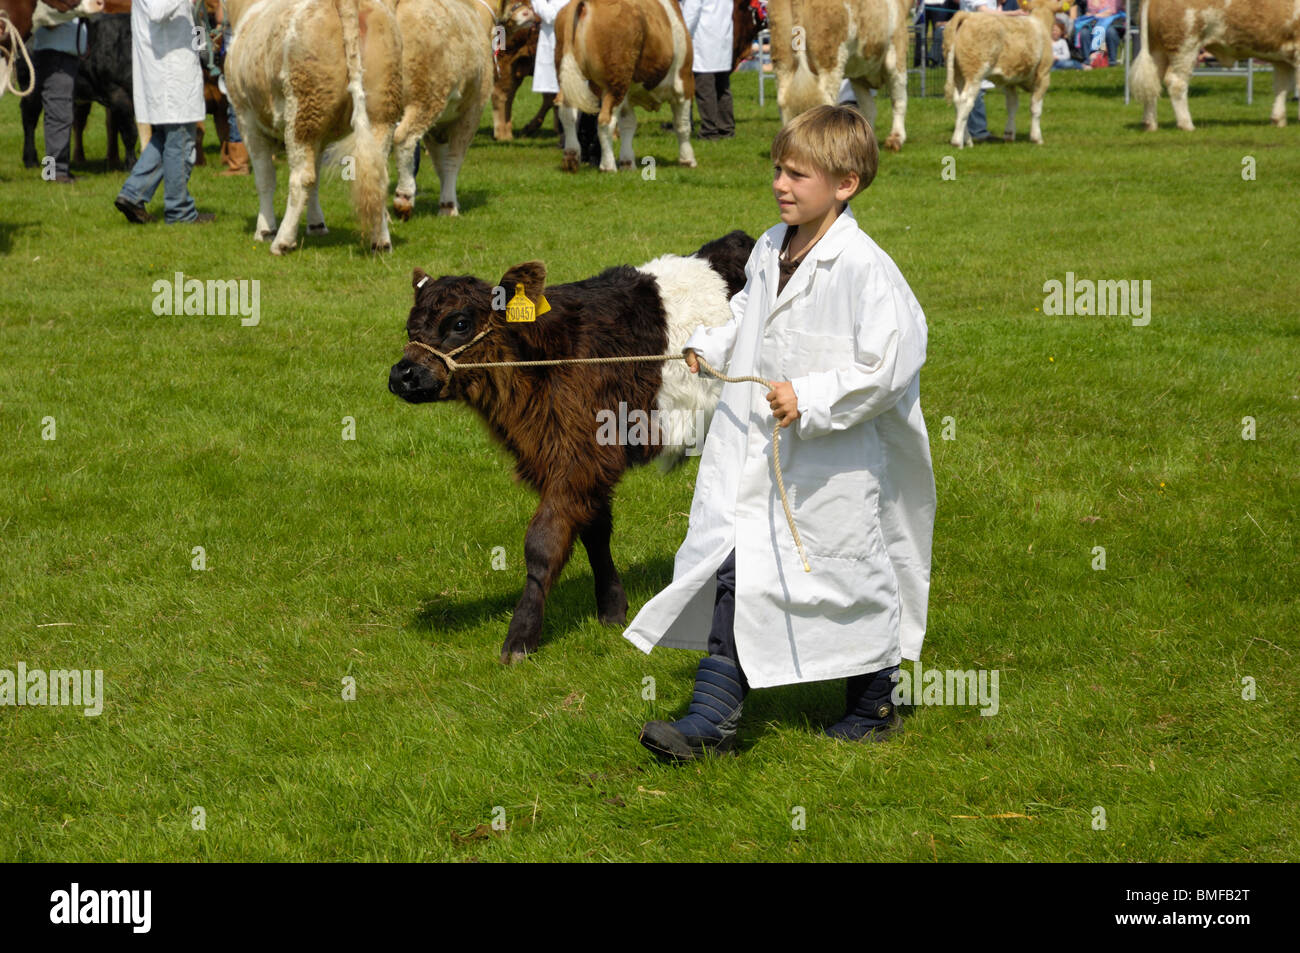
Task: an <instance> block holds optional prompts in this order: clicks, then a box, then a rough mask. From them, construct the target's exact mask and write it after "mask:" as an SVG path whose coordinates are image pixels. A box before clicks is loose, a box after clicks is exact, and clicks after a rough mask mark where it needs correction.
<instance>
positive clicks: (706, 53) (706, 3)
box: [682, 0, 733, 73]
mask: <svg viewBox="0 0 1300 953" xmlns="http://www.w3.org/2000/svg"><path fill="white" fill-rule="evenodd" d="M731 16H732V0H682V19H683V20H685V21H686V32H687V33H689V34H690V35H691V46H692V47H693V49H694V63H693V64H692V66H691V69H692V70H694V71H695V72H697V73H730V72H731V44H732V25H733V24H732V20H731Z"/></svg>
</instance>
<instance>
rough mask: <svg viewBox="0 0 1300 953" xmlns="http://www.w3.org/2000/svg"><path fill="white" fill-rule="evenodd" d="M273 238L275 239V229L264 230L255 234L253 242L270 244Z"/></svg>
mask: <svg viewBox="0 0 1300 953" xmlns="http://www.w3.org/2000/svg"><path fill="white" fill-rule="evenodd" d="M273 238H275V229H274V228H263V229H261V230H259V231H255V232H253V241H255V242H269V241H270V240H271V239H273Z"/></svg>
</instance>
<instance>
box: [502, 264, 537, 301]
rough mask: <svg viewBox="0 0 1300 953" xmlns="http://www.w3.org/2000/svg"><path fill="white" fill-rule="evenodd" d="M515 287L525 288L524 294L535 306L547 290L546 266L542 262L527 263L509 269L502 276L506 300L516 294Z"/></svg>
mask: <svg viewBox="0 0 1300 953" xmlns="http://www.w3.org/2000/svg"><path fill="white" fill-rule="evenodd" d="M515 285H523V286H524V294H526V295H528V298H529V300H530V301H532V302H533V303H534V304H536V303H537V302H539V301H541V300H542V292H543V291H544V290H545V289H546V266H545V265H543V264H542V263H541V262H540V261H525V262H521V263H520V264H518V265H515V266H514V267H513V268H511V269H509V270H508V271H507V272H506V273H505V274H504V275H502V276H501V287H502V288H504V289H505V291H506V295H505V296H506V300H507V301H508V300H510V299H511V298H513V297H514V294H515Z"/></svg>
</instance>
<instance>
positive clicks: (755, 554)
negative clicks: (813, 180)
mask: <svg viewBox="0 0 1300 953" xmlns="http://www.w3.org/2000/svg"><path fill="white" fill-rule="evenodd" d="M785 229H786V226H785V225H783V224H782V225H777V226H776V227H775V228H773V229H771V230H769V231H768V232H767V233H765V234H764V235H763V237H762V238H760V239H759V240H758V242H757V243H756V244H755V246H754V251H753V254H752V255H751V256H750V258H749V262H748V264H747V265H746V266H745V274H746V277H747V282H746V285H745V288H744V290H743V291H741V292H739V293H738V294H737V295H736V296H735V297H734V298H732V300H731V307H732V313H733V320H732V321H730V322H729V323H728V324H726V325H724V326H723V327H719V328H701V329H700V330H698V331H696V333H695V334H693V335H692V336H691V338H690V340H689V341H688V342H687V345H686V346H687V347H691V348H694V349H695V350H696V351H697V352H698V353H700V354H701V355H703V356H704V358H705V359H706V360H707V361H708V362H709V363H710V364H712V365H713V366H714V367H716V368H718V369H719V370H722V371H724V372H725V373H727V374H728V375H730V376H743V375H749V374H756V375H759V376H761V377H763V378H765V379H769V380H778V381H780V380H790V381H791V383H792V384H793V387H794V390H795V394H796V396H797V398H798V407H799V411H800V414H801V416H800V417H799V418H798V420H797V421H796V422H795V423H794V424H792V425H791V426H790V427H788V428H786V429H784V430H782V431H781V465H782V471H783V475H784V478H785V484H786V491H787V494H788V496H789V499H790V505H791V509H792V510H793V512H794V517H795V523H796V525H797V527H798V530H799V534H800V536H801V537H802V538H803V541H804V545H805V547H806V548H807V551H808V559H809V563H810V564H811V567H812V571H811V572H810V573H805V572H804V571H803V567H802V565H801V564H800V562H799V557H798V553H797V551H796V549H795V545H794V540H793V537H792V536H791V535H790V530H789V528H788V526H787V524H786V519H785V514H784V510H783V509H782V506H781V499H780V496H779V495H778V493H777V488H776V483H775V481H774V479H773V476H772V426H773V424H774V422H775V421H774V418H773V416H772V412H771V410H770V408H769V407H768V404H767V401H766V400H765V399H764V395H765V394H766V393H767V389H766V388H765V387H763V386H761V385H759V384H754V383H751V382H744V383H735V384H725V385H724V386H723V390H722V395H721V402H720V404H719V406H718V410H717V412H716V413H715V414H714V417H713V423H712V425H711V426H710V429H709V434H708V438H707V439H706V441H705V444H704V454H703V457H702V458H701V461H700V469H699V475H698V477H697V479H696V484H695V497H694V500H693V501H692V504H691V514H690V525H689V529H688V530H687V534H686V540H685V542H683V543H682V546H681V548H680V549H679V550H678V551H677V558H676V562H675V564H674V567H673V581H672V583H671V584H670V585H669V586H668V587H667V588H666V589H664V590H663V591H662V592H660V593H659V594H658V595H656V596H655V597H654V598H652V599H651V600H650V601H649V602H647V603H646V604H645V606H644V607H643V608H642V609H641V611H640V612H639V613H638V614H637V616H636V618H634V619H633V620H632V623H631V625H629V626H628V628H627V630H626V632H625V633H624V635H625V637H626V638H627V639H628V640H629V641H631V642H632V643H633V644H634V645H636V646H637V647H638V648H640V649H641V650H642V651H645V652H649V651H650V650H651V648H653V647H654V646H655V645H666V646H672V647H676V648H687V649H704V648H705V647H706V644H707V637H708V632H709V626H710V622H711V619H712V612H713V601H714V595H715V592H716V581H715V574H716V572H717V570H718V567H719V566H720V565H721V563H722V561H723V559H724V558H725V557H726V555H727V554H728V553H729V552H730V551H731V550H732V549H733V548H734V549H735V551H736V622H735V637H736V650H737V653H738V655H739V658H740V664H741V667H742V668H743V669H744V671H745V674H746V676H747V677H748V679H749V683H750V684H751V685H753V686H754V687H764V686H769V685H783V684H787V683H791V682H807V681H816V680H819V679H828V678H838V677H843V676H848V675H857V674H861V673H864V672H874V671H879V670H880V669H882V668H886V667H887V666H890V665H896V664H898V663H899V661H900V656H901V657H902V658H907V659H913V660H915V659H919V658H920V653H921V644H922V642H923V640H924V638H925V618H926V607H927V602H928V599H929V586H930V544H931V538H932V536H933V532H934V513H935V492H934V473H933V469H932V466H931V462H930V443H929V438H928V436H927V434H926V429H925V419H924V418H923V417H922V415H921V404H920V375H919V371H920V369H921V365H922V364H923V363H924V362H925V345H926V323H925V315H924V314H923V313H922V311H921V306H920V305H919V304H918V303H917V300H916V298H915V296H913V294H912V292H911V289H910V288H909V287H908V285H907V282H906V280H904V278H903V276H902V274H901V273H900V272H899V270H898V267H897V266H896V265H895V264H894V262H893V261H892V260H891V259H890V257H889V256H888V255H886V254H885V253H884V252H883V251H882V250H881V249H880V247H879V246H878V245H876V243H875V242H874V241H872V240H871V238H870V237H868V236H867V235H866V233H864V232H863V231H862V230H861V229H859V228H858V227H857V222H856V221H855V220H854V218H853V213H852V212H851V211H849V210H848V209H845V211H844V212H843V213H842V214H841V215H840V216H839V218H838V219H836V221H835V223H834V224H833V225H832V226H831V228H830V229H829V230H828V231H827V232H826V234H825V235H824V236H822V238H821V240H820V241H818V242H817V244H815V245H814V246H813V247H812V248H811V249H810V250H809V251H808V254H807V256H806V257H805V258H804V260H803V262H802V263H801V264H800V266H799V268H798V270H797V271H796V272H795V273H794V274H793V275H792V276H791V277H790V280H789V282H788V283H787V284H786V287H785V290H784V291H783V292H782V293H781V295H780V297H778V296H777V294H776V289H777V281H778V278H779V271H778V256H779V254H780V250H781V242H782V239H783V238H784V235H785Z"/></svg>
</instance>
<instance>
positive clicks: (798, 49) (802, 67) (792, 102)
mask: <svg viewBox="0 0 1300 953" xmlns="http://www.w3.org/2000/svg"><path fill="white" fill-rule="evenodd" d="M801 7H802V4H801V3H799V0H791V2H790V4H789V6H788V10H789V13H788V16H789V17H790V25H789V31H790V35H789V37H788V38H786V40H785V41H784V42H786V43H787V44H788V47H787V48H788V49H790V50H791V51H792V52H793V54H794V63H793V65H792V67H791V69H790V74H789V78H788V79H787V80H786V84H785V91H784V92H785V95H784V96H783V97H782V99H783V102H782V104H781V119H782V121H783V122H789V121H790V120H791V119H793V118H794V117H795V116H797V115H799V114H800V113H803V112H807V111H808V110H809V109H812V108H813V107H814V106H820V105H822V104H823V103H825V102H826V97H825V96H824V95H823V94H822V88H821V84H820V83H818V82H817V69H816V67H815V66H814V65H813V63H812V61H811V60H809V58H808V37H807V27H806V24H807V22H808V16H807V15H806V12H805V11H803V10H801ZM801 14H804V15H801ZM796 22H797V23H798V24H799V25H800V26H803V27H804V32H803V33H801V34H799V35H798V36H797V37H796V35H795V32H794V31H795V27H794V24H795V23H796ZM796 39H797V40H798V41H799V42H796ZM777 42H778V40H777V38H776V37H775V36H774V37H773V38H772V46H773V47H775V46H776V44H777Z"/></svg>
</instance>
